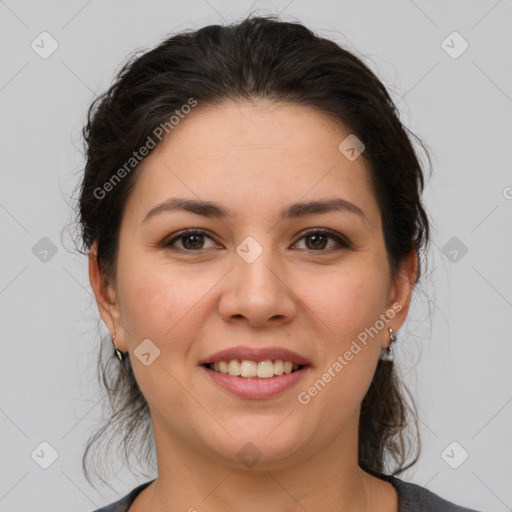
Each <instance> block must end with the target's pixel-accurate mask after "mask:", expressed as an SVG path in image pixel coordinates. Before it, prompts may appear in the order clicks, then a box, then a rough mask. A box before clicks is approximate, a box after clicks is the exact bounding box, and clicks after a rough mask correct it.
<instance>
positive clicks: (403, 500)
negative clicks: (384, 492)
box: [94, 475, 477, 512]
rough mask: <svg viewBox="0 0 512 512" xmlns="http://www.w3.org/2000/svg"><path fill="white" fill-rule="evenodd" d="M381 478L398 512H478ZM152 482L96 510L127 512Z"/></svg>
mask: <svg viewBox="0 0 512 512" xmlns="http://www.w3.org/2000/svg"><path fill="white" fill-rule="evenodd" d="M379 478H382V479H383V480H386V481H387V482H389V483H390V484H392V485H393V487H394V488H395V489H396V491H397V494H398V512H477V511H476V510H473V509H470V508H464V507H459V506H458V505H455V504H453V503H451V502H450V501H446V500H444V499H443V498H441V497H439V496H438V495H437V494H434V493H433V492H431V491H429V490H428V489H425V488H424V487H421V486H419V485H416V484H413V483H409V482H404V481H403V480H400V479H399V478H397V477H394V476H389V475H381V476H380V477H379ZM151 482H153V480H151V481H150V482H146V483H145V484H142V485H139V486H138V487H136V488H135V489H133V490H132V491H131V492H130V493H129V494H127V495H126V496H125V497H124V498H122V499H120V500H119V501H116V502H115V503H112V504H111V505H107V506H106V507H103V508H100V509H98V510H96V511H94V512H127V511H128V509H129V508H130V505H131V504H132V503H133V502H134V501H135V498H136V497H137V495H138V494H139V493H140V492H142V490H143V489H145V488H146V487H147V486H148V485H149V484H150V483H151Z"/></svg>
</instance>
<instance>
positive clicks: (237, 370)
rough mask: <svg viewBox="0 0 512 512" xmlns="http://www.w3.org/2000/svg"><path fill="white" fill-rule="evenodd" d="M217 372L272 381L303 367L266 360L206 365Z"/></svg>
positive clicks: (232, 360) (277, 360)
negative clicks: (276, 377) (273, 378)
mask: <svg viewBox="0 0 512 512" xmlns="http://www.w3.org/2000/svg"><path fill="white" fill-rule="evenodd" d="M206 366H207V368H209V369H210V370H213V371H215V372H219V373H224V374H227V375H232V376H233V377H244V378H254V377H256V378H258V379H271V378H272V377H275V376H279V375H284V374H290V373H293V372H295V371H297V370H299V369H300V368H302V366H303V365H299V364H296V363H292V362H291V361H283V360H282V359H276V360H275V361H272V360H271V359H265V360H264V361H250V360H247V359H242V360H238V359H231V360H230V361H219V362H216V363H210V364H207V365H206Z"/></svg>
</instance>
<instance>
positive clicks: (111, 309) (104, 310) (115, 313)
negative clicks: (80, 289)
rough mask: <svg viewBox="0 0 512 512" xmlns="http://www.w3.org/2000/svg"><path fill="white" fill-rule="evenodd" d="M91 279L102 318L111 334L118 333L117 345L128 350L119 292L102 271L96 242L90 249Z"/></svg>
mask: <svg viewBox="0 0 512 512" xmlns="http://www.w3.org/2000/svg"><path fill="white" fill-rule="evenodd" d="M89 281H90V283H91V287H92V290H93V292H94V296H95V297H96V304H97V305H98V310H99V312H100V315H101V318H102V319H103V321H104V322H105V324H106V326H107V328H108V330H109V331H110V334H111V335H113V334H115V335H116V345H117V346H118V347H119V349H120V350H121V351H126V350H127V346H126V341H125V333H124V330H123V327H122V323H121V312H120V309H119V304H118V301H117V292H116V289H115V285H114V283H112V282H111V279H109V278H107V276H106V275H105V274H104V273H103V272H102V270H101V268H100V265H99V263H98V244H97V242H94V243H93V244H92V246H91V249H90V250H89Z"/></svg>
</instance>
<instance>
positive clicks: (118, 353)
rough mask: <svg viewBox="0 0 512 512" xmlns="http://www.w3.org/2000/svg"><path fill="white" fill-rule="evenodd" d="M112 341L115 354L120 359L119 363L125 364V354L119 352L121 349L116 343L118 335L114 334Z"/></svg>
mask: <svg viewBox="0 0 512 512" xmlns="http://www.w3.org/2000/svg"><path fill="white" fill-rule="evenodd" d="M110 339H111V341H112V345H114V354H115V355H116V356H117V357H118V358H119V361H121V362H123V359H124V356H123V353H122V352H121V351H120V350H119V348H118V347H117V345H116V342H115V339H116V335H115V333H114V335H113V336H111V338H110Z"/></svg>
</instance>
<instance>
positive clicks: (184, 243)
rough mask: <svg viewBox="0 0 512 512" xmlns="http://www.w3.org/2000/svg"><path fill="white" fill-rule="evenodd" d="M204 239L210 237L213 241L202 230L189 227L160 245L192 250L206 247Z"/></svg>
mask: <svg viewBox="0 0 512 512" xmlns="http://www.w3.org/2000/svg"><path fill="white" fill-rule="evenodd" d="M206 239H210V240H212V242H213V239H212V237H211V236H209V235H207V234H206V233H205V232H204V231H202V230H197V229H189V230H185V231H181V232H179V233H177V234H176V235H175V236H173V237H172V238H171V239H169V240H168V241H167V242H164V243H163V244H162V245H163V246H164V247H167V248H170V249H177V250H181V251H189V252H194V251H199V250H201V249H207V248H208V247H205V242H206Z"/></svg>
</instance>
